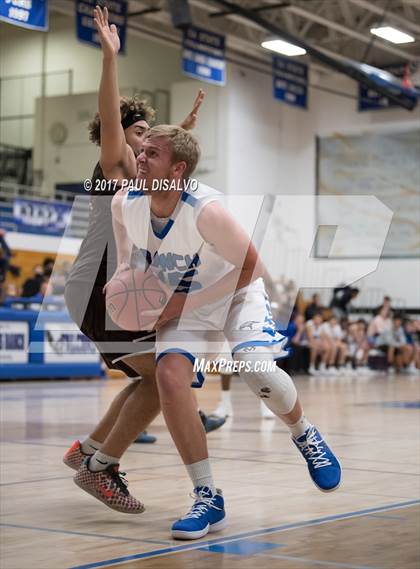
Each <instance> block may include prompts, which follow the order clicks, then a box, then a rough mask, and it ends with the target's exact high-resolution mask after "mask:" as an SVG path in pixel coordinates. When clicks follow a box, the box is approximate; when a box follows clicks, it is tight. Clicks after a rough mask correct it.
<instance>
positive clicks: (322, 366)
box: [318, 363, 327, 373]
mask: <svg viewBox="0 0 420 569" xmlns="http://www.w3.org/2000/svg"><path fill="white" fill-rule="evenodd" d="M318 371H319V373H327V366H326V365H325V364H322V363H321V364H319V370H318Z"/></svg>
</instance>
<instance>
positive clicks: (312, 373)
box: [308, 366, 319, 375]
mask: <svg viewBox="0 0 420 569" xmlns="http://www.w3.org/2000/svg"><path fill="white" fill-rule="evenodd" d="M308 373H309V375H319V371H318V370H317V369H315V366H309V369H308Z"/></svg>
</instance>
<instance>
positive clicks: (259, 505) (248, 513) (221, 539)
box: [0, 376, 420, 569]
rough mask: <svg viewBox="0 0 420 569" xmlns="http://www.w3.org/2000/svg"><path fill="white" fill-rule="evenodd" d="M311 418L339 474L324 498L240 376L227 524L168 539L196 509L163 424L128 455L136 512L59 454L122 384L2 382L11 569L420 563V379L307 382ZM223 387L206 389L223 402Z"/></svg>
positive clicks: (212, 399)
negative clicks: (80, 480) (107, 496)
mask: <svg viewBox="0 0 420 569" xmlns="http://www.w3.org/2000/svg"><path fill="white" fill-rule="evenodd" d="M296 383H297V386H298V389H299V392H300V395H301V398H302V400H303V402H304V405H305V410H306V414H307V416H308V417H309V418H310V419H311V420H312V421H313V422H314V423H316V425H317V426H318V427H319V428H320V430H321V431H322V432H323V434H324V435H326V436H327V437H328V441H329V442H330V444H331V446H332V447H333V448H334V449H335V451H336V453H337V455H338V456H339V458H340V460H341V463H342V466H343V482H342V486H341V488H340V489H339V490H338V491H336V492H334V493H332V494H323V493H321V492H319V491H318V490H317V489H316V488H315V486H313V484H312V483H311V482H310V480H309V477H308V474H307V472H306V466H305V464H304V462H303V460H302V458H301V457H300V456H299V455H298V453H297V450H296V449H295V448H294V446H293V445H292V444H291V442H290V439H289V435H288V432H287V431H286V429H285V428H284V427H283V425H282V424H281V423H280V422H279V421H277V420H274V421H270V420H262V419H261V418H260V415H259V402H258V401H257V400H256V399H255V397H254V396H253V395H252V394H251V393H250V392H249V390H248V389H247V388H246V386H244V385H242V384H241V383H240V380H238V379H236V380H235V381H234V382H233V404H234V412H235V415H234V417H233V419H232V420H229V422H228V423H227V424H226V425H225V426H224V427H222V429H220V430H218V431H215V432H213V433H211V434H210V435H209V437H208V443H209V449H210V455H211V457H212V462H213V470H214V475H215V480H216V484H217V485H218V486H220V487H221V488H223V491H224V494H225V498H226V505H227V512H228V517H229V526H228V528H227V529H226V530H224V531H223V532H221V533H216V534H210V535H208V536H206V538H203V539H202V540H199V541H198V542H197V541H196V542H179V541H178V542H177V541H174V540H171V539H170V533H169V528H170V524H171V522H172V521H173V520H174V519H176V518H177V517H179V516H180V515H183V514H184V513H185V512H186V511H187V509H188V508H189V506H190V504H191V499H190V498H189V497H188V493H189V492H190V491H191V488H190V484H189V480H188V479H187V476H186V473H185V471H184V468H183V466H182V464H181V462H180V459H179V458H178V455H177V453H176V451H175V449H174V446H173V444H172V441H171V440H170V437H169V435H168V433H167V431H166V428H165V426H164V423H163V420H162V417H159V418H158V419H157V420H156V422H155V423H154V424H153V426H152V428H151V429H150V431H151V432H152V433H153V434H156V435H157V436H158V442H157V443H155V444H153V445H134V446H132V447H131V448H130V449H129V451H128V452H127V454H126V455H125V457H124V460H123V461H122V467H123V470H126V471H127V478H128V480H129V483H130V489H131V491H132V493H133V494H134V495H136V496H138V497H141V498H142V499H143V500H144V502H145V503H146V508H147V509H146V512H145V513H144V514H141V515H138V516H129V515H124V514H119V513H117V512H113V511H112V510H109V509H107V508H106V507H105V506H103V505H102V504H100V503H99V502H97V501H96V500H94V499H93V498H92V497H91V496H89V495H87V494H85V493H83V492H81V491H80V490H79V489H78V488H77V487H76V486H75V485H74V484H73V482H72V473H71V471H70V470H69V469H68V468H67V467H66V466H64V465H63V464H62V462H61V457H62V455H63V453H64V451H65V450H66V449H67V447H68V446H69V444H70V443H71V442H72V440H73V439H75V438H80V437H83V436H84V435H85V434H86V433H88V432H89V430H90V429H91V427H92V425H93V424H94V423H95V422H96V420H97V419H98V418H99V417H100V416H101V414H102V413H103V411H104V410H105V409H106V407H107V405H108V403H109V402H110V401H111V399H112V398H113V396H114V395H115V394H116V393H117V392H118V391H119V390H120V389H121V387H122V386H123V385H125V381H124V380H109V381H104V380H100V381H86V382H84V381H79V382H76V381H74V382H32V383H21V382H13V383H12V382H10V383H3V384H2V385H1V392H2V398H1V421H2V439H3V444H2V456H1V458H2V469H1V526H2V527H1V528H0V529H1V530H2V542H1V553H0V567H1V569H27V568H28V569H29V568H31V569H62V568H72V569H76V568H77V569H82V568H83V569H88V568H92V569H93V568H100V567H113V566H120V567H123V568H125V569H135V568H142V569H151V568H154V569H156V568H159V569H167V568H171V569H194V568H198V567H199V568H200V569H213V568H214V567H217V568H218V569H236V568H238V569H251V568H252V569H253V568H255V567H258V568H259V569H268V568H270V569H277V568H284V569H304V568H306V567H308V568H310V567H313V568H314V569H317V568H321V569H331V568H332V569H334V568H346V569H362V568H363V569H379V568H382V569H419V567H420V555H419V543H420V542H419V537H420V533H419V506H420V499H419V498H420V496H419V493H420V489H419V487H420V485H419V457H420V453H419V450H420V449H419V430H420V420H419V407H420V402H419V399H420V396H419V378H413V377H409V376H396V377H392V378H388V377H385V376H373V377H369V379H364V378H358V379H354V378H345V377H344V378H340V379H321V378H315V379H309V378H306V377H301V378H298V379H297V382H296ZM219 389H220V387H219V381H218V380H217V379H216V378H211V379H210V380H209V381H207V382H206V387H205V388H204V389H203V390H202V391H201V392H200V393H199V400H200V404H201V406H202V408H203V409H204V410H206V411H211V410H212V409H213V408H214V406H215V405H216V403H217V400H218V393H219Z"/></svg>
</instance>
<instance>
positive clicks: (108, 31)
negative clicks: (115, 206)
mask: <svg viewBox="0 0 420 569" xmlns="http://www.w3.org/2000/svg"><path fill="white" fill-rule="evenodd" d="M94 21H95V26H96V29H97V30H98V34H99V41H100V42H101V47H102V53H103V60H102V76H101V83H100V86H99V102H98V104H99V116H100V119H101V158H100V164H101V167H102V170H103V172H104V174H105V176H106V177H107V178H109V179H111V178H123V177H124V176H125V172H126V171H127V169H128V168H130V166H131V167H132V168H134V172H135V157H134V154H133V152H132V151H131V149H130V147H129V146H128V144H127V142H126V139H125V135H124V130H123V127H122V125H121V113H120V93H119V88H118V71H117V55H118V52H119V50H120V39H119V37H118V32H117V28H116V27H115V25H114V24H112V25H111V26H110V25H109V23H108V10H107V8H104V9H103V11H102V9H101V8H100V7H99V6H97V7H96V8H95V9H94ZM131 162H133V164H131Z"/></svg>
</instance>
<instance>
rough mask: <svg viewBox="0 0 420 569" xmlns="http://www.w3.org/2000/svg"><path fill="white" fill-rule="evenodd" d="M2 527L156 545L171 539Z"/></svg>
mask: <svg viewBox="0 0 420 569" xmlns="http://www.w3.org/2000/svg"><path fill="white" fill-rule="evenodd" d="M0 527H6V528H15V529H29V530H33V531H45V532H48V533H60V534H65V535H78V536H82V537H100V538H103V539H115V540H117V541H130V542H134V543H153V544H154V545H168V543H171V542H170V541H156V540H154V539H134V538H132V537H120V536H117V535H105V534H102V533H84V532H81V531H71V530H64V529H53V528H42V527H38V526H26V525H21V524H1V523H0Z"/></svg>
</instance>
